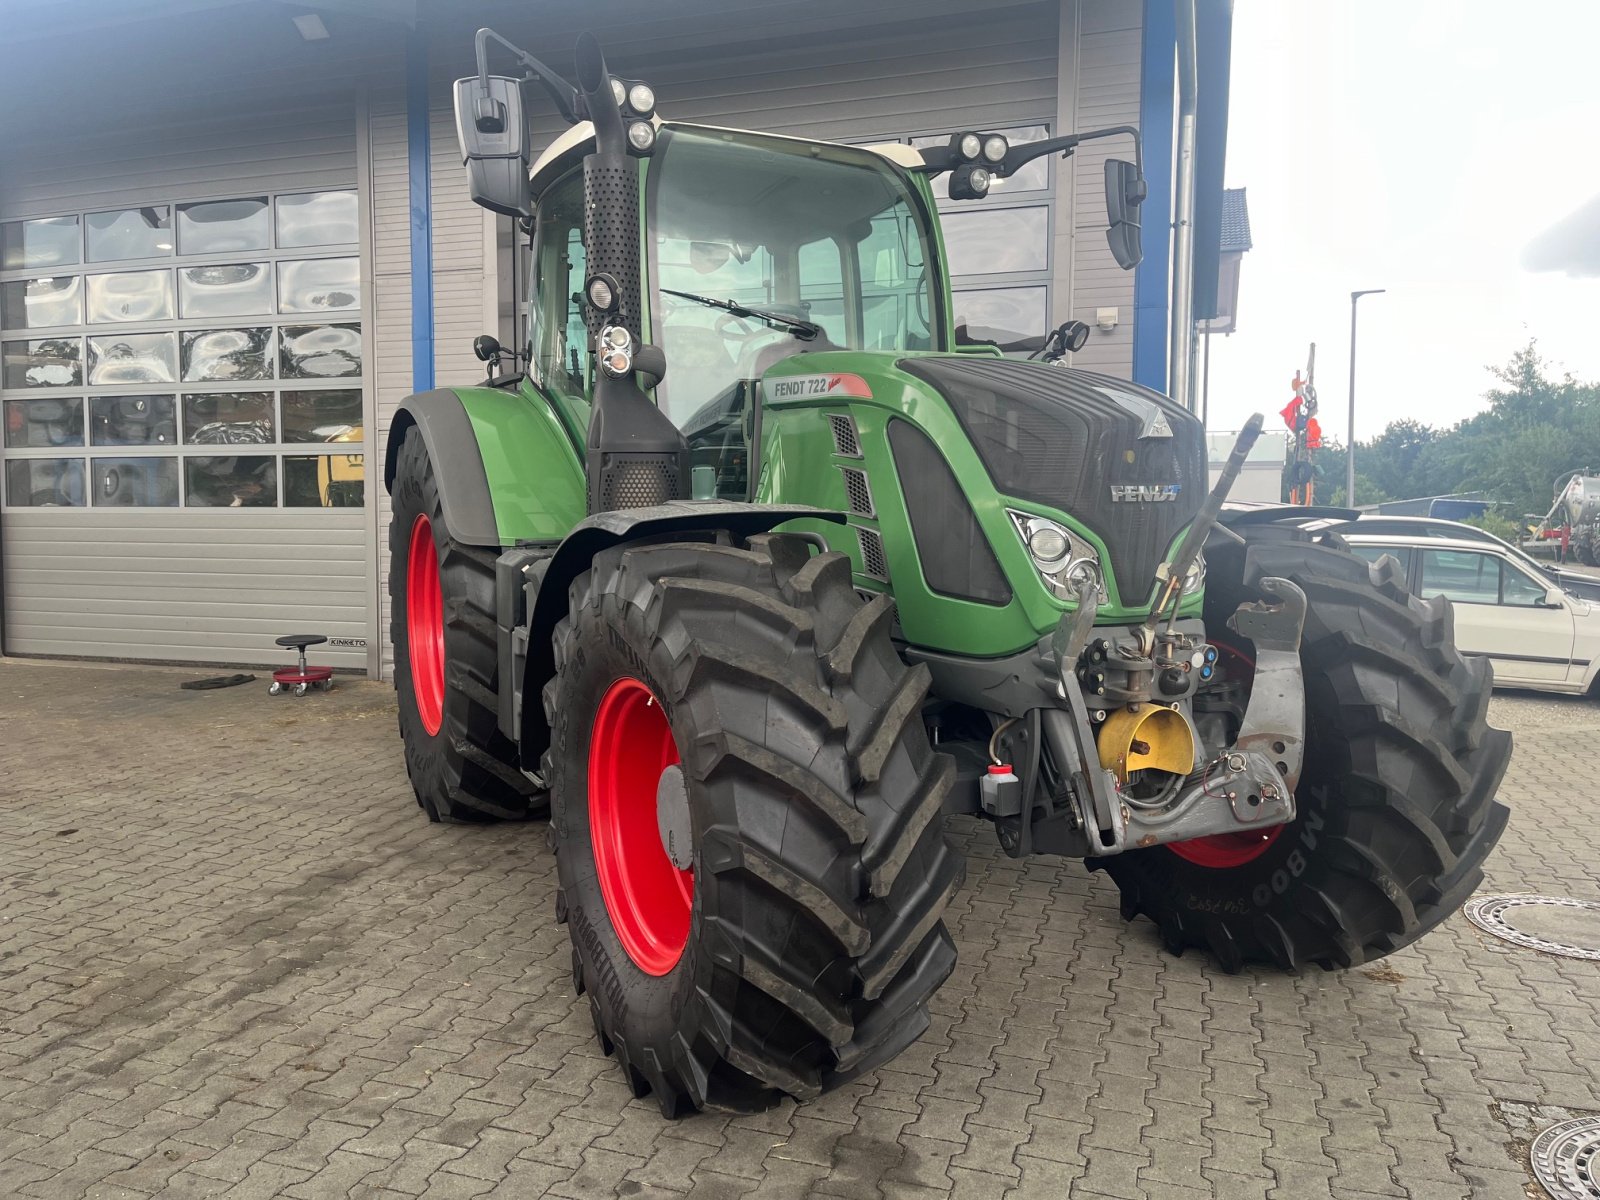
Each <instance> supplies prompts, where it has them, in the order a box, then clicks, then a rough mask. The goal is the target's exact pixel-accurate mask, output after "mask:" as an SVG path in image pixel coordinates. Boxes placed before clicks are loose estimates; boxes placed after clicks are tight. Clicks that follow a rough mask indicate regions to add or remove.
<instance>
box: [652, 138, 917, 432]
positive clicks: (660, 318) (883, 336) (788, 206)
mask: <svg viewBox="0 0 1600 1200" xmlns="http://www.w3.org/2000/svg"><path fill="white" fill-rule="evenodd" d="M648 203H649V206H650V219H649V222H648V225H647V227H648V229H649V230H650V237H649V247H648V250H649V255H650V264H649V268H650V278H651V280H652V284H653V286H652V287H651V289H650V291H651V297H652V299H651V303H652V305H653V306H654V307H653V311H652V314H651V325H652V330H653V333H652V340H654V341H656V342H657V343H659V344H660V345H661V347H662V348H663V350H664V351H665V352H666V358H667V377H666V379H665V380H663V382H662V384H661V386H660V387H659V388H658V389H657V392H656V395H657V402H658V403H660V404H661V405H662V407H663V408H664V409H665V411H666V412H667V413H668V415H670V416H671V417H672V419H673V421H674V422H675V423H676V424H677V425H678V426H679V427H680V428H682V429H683V430H684V431H685V433H686V434H688V435H689V437H690V441H691V445H693V444H695V443H696V442H697V441H699V440H700V439H699V438H697V436H696V435H697V434H701V433H703V432H707V431H709V429H710V428H712V427H715V426H724V427H725V426H726V425H727V424H730V423H731V422H732V421H735V420H738V417H739V414H740V413H741V412H742V410H743V409H744V407H745V401H746V400H747V398H748V396H747V393H748V392H749V390H750V387H751V385H752V381H754V380H758V379H760V378H761V376H762V375H763V374H764V373H765V372H766V371H768V370H770V369H771V368H772V367H773V366H774V365H775V364H777V363H779V362H781V361H782V360H783V359H785V358H788V357H791V356H793V355H796V354H801V353H809V352H813V351H821V350H891V351H894V350H901V351H903V350H927V349H930V348H932V346H933V341H934V334H933V332H932V331H933V330H934V329H935V328H936V327H937V326H936V325H935V323H934V322H935V313H936V309H935V307H934V306H935V299H934V294H933V290H932V287H931V283H930V277H929V270H928V257H929V252H928V245H927V230H926V226H925V221H926V218H924V217H923V216H922V215H921V214H922V211H923V210H922V207H921V205H920V204H919V203H918V200H917V198H916V197H915V195H914V194H913V191H912V188H911V186H910V184H909V183H908V182H907V181H906V180H905V179H904V178H903V177H902V176H901V175H900V174H899V173H898V172H897V171H896V170H895V169H894V168H893V167H891V166H890V165H889V164H888V163H886V162H884V161H883V160H882V159H881V158H880V157H879V156H878V155H876V154H873V153H870V152H868V151H866V150H860V149H856V148H853V147H849V146H834V145H827V144H819V143H811V142H798V141H790V140H786V139H784V138H774V137H764V136H761V135H758V134H748V133H735V132H731V131H725V130H710V129H695V128H686V127H682V126H678V127H668V128H665V129H663V130H662V133H661V140H660V143H659V145H658V148H657V151H656V153H655V156H654V157H653V158H652V159H651V162H650V168H649V185H648ZM730 304H731V305H732V306H734V307H735V308H738V309H742V310H743V314H742V315H741V314H740V313H738V312H730V311H729V310H728V307H727V306H728V305H730Z"/></svg>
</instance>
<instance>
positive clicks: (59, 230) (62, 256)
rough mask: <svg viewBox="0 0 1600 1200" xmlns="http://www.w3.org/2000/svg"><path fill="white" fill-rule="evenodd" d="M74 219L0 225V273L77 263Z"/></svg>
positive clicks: (64, 218) (46, 218)
mask: <svg viewBox="0 0 1600 1200" xmlns="http://www.w3.org/2000/svg"><path fill="white" fill-rule="evenodd" d="M80 258H81V255H80V254H79V247H78V218H77V217H43V218H41V219H39V220H37V221H7V222H6V223H5V224H4V225H0V271H27V270H31V269H33V268H34V267H60V266H65V265H67V264H69V263H75V262H78V261H79V260H80Z"/></svg>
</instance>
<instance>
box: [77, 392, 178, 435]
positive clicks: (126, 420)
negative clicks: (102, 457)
mask: <svg viewBox="0 0 1600 1200" xmlns="http://www.w3.org/2000/svg"><path fill="white" fill-rule="evenodd" d="M89 442H90V444H91V445H95V446H175V445H177V443H178V409H177V401H176V399H175V398H174V397H172V396H90V397H89Z"/></svg>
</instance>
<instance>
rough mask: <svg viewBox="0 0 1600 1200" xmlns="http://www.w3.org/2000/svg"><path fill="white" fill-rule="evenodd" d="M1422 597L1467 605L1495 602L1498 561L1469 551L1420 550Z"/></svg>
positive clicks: (1497, 601)
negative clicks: (1437, 598) (1436, 597)
mask: <svg viewBox="0 0 1600 1200" xmlns="http://www.w3.org/2000/svg"><path fill="white" fill-rule="evenodd" d="M1421 590H1422V598H1423V599H1424V600H1431V599H1432V598H1433V597H1435V596H1447V597H1449V598H1450V599H1451V600H1455V601H1458V602H1464V603H1467V604H1497V603H1499V600H1500V562H1499V560H1498V559H1495V558H1492V557H1490V556H1489V555H1487V554H1474V553H1472V552H1471V551H1469V550H1424V551H1423V552H1422V589H1421Z"/></svg>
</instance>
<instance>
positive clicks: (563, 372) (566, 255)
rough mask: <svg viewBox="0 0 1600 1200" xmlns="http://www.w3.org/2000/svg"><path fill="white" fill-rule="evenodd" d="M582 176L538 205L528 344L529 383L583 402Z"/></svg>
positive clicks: (587, 362)
mask: <svg viewBox="0 0 1600 1200" xmlns="http://www.w3.org/2000/svg"><path fill="white" fill-rule="evenodd" d="M586 262H587V259H586V256H585V254H584V248H583V175H582V173H581V172H574V173H573V174H571V175H568V176H567V177H566V178H565V179H562V180H561V181H560V182H558V183H556V184H555V185H554V186H553V187H551V188H550V189H549V190H548V191H546V192H545V194H544V197H543V198H542V199H541V200H540V202H539V234H538V244H537V246H536V247H535V251H534V265H533V287H534V295H533V303H532V304H530V305H529V306H528V309H529V312H530V314H531V329H530V340H531V341H532V345H533V364H532V373H533V378H534V381H535V382H536V383H538V384H540V385H541V386H543V387H545V388H546V389H548V390H550V391H553V392H560V393H561V394H563V395H566V396H573V397H577V398H581V399H587V398H588V396H589V388H590V385H591V384H592V383H593V370H594V363H593V357H592V356H591V355H590V353H589V332H588V326H587V324H586V322H585V319H584V310H583V281H584V273H585V269H586Z"/></svg>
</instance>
